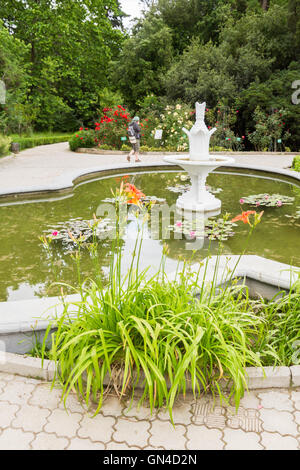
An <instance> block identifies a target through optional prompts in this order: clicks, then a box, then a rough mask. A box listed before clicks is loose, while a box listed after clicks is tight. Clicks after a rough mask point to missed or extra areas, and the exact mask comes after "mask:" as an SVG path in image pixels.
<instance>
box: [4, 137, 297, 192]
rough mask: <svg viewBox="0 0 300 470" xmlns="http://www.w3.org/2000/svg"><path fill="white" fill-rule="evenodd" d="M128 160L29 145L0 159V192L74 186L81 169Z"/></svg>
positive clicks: (253, 162)
mask: <svg viewBox="0 0 300 470" xmlns="http://www.w3.org/2000/svg"><path fill="white" fill-rule="evenodd" d="M163 158H164V156H163V155H161V154H157V155H142V156H141V159H142V164H145V165H151V164H163V163H164V161H163ZM234 159H235V161H236V163H237V164H241V165H249V166H251V167H253V166H257V167H266V168H270V167H272V168H274V169H278V170H280V169H284V168H289V167H290V166H291V164H292V161H293V156H292V155H259V154H256V155H243V154H240V155H234ZM142 164H134V163H131V164H128V163H127V161H126V156H125V155H92V154H88V153H86V154H78V153H75V152H71V151H70V150H69V146H68V143H66V142H63V143H59V144H53V145H43V146H39V147H35V148H32V149H27V150H24V151H23V152H21V153H20V154H18V155H17V156H9V157H5V158H2V159H0V195H3V194H11V193H17V192H31V191H39V190H40V191H42V190H44V191H45V190H55V189H59V188H68V187H72V182H73V180H74V179H76V178H77V177H78V176H79V175H81V174H82V173H85V174H86V173H89V172H95V171H101V170H105V169H112V168H119V167H120V166H123V167H124V168H127V167H128V166H129V167H131V168H135V167H139V166H141V165H142Z"/></svg>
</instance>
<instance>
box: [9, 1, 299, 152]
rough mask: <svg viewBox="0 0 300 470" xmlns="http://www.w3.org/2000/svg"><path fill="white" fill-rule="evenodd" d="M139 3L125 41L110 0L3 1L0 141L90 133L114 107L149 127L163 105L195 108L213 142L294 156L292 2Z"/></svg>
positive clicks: (295, 23) (295, 13)
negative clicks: (203, 105) (200, 104)
mask: <svg viewBox="0 0 300 470" xmlns="http://www.w3.org/2000/svg"><path fill="white" fill-rule="evenodd" d="M141 2H142V3H144V4H145V11H144V15H143V17H142V18H141V19H139V20H137V21H136V23H135V25H134V26H133V28H132V31H131V32H130V33H126V32H124V30H123V27H122V16H124V14H123V13H122V11H121V9H120V4H119V1H118V0H93V1H92V2H90V1H86V0H85V1H80V2H78V1H76V2H70V1H68V0H55V1H52V0H20V1H16V0H3V1H2V2H1V4H0V78H1V79H2V80H4V82H5V85H6V88H7V100H6V104H5V105H1V104H0V133H8V134H9V133H13V132H15V133H16V132H18V133H20V132H29V131H30V130H32V129H34V130H57V131H60V132H70V131H75V130H76V129H78V128H79V127H80V126H82V127H84V128H85V127H86V126H87V127H89V128H91V129H94V126H95V122H97V121H98V120H99V119H100V117H99V116H101V115H102V109H103V108H112V107H114V106H117V105H122V106H124V107H125V108H126V109H127V111H126V112H128V113H130V112H131V115H134V114H136V113H137V112H138V113H139V115H141V116H142V118H144V119H145V118H147V119H148V120H149V121H151V123H154V122H155V125H156V126H158V127H159V126H160V125H162V124H163V123H162V122H161V118H160V116H161V115H162V114H164V113H165V110H166V107H167V106H171V107H176V105H178V104H180V105H182V106H185V107H187V108H190V109H193V107H194V103H195V101H204V100H205V101H206V102H207V106H208V108H209V110H210V115H209V124H210V125H211V126H216V127H217V128H218V132H217V134H216V135H215V136H214V140H215V142H214V145H219V146H222V147H225V148H230V149H234V150H242V149H253V150H255V149H256V150H284V149H285V148H290V149H291V150H293V151H294V150H299V148H300V135H299V124H298V123H299V118H300V105H297V104H295V102H293V101H292V94H293V93H295V92H296V94H297V85H295V83H296V82H297V81H299V80H300V63H299V59H300V52H299V51H300V0H247V1H246V0H154V1H152V0H151V1H148V0H141ZM293 84H294V87H293ZM295 86H296V91H295ZM298 88H299V86H298ZM297 96H298V97H299V94H298V95H297ZM218 111H220V115H218ZM276 111H278V112H279V113H280V114H281V115H282V116H281V117H283V119H282V122H277V121H278V116H279V114H278V115H275V114H276ZM237 112H238V116H235V113H237ZM279 124H281V126H279ZM276 125H277V127H276ZM119 137H120V136H118V139H119ZM165 140H166V142H167V143H166V144H163V145H168V144H169V141H170V136H169V134H167V133H165ZM171 140H172V139H171ZM173 140H174V139H173ZM143 144H147V145H148V146H150V147H153V146H155V144H156V143H155V142H152V141H151V136H148V135H147V133H145V142H143ZM103 145H107V144H103ZM114 145H116V146H117V147H119V140H118V142H117V143H114ZM172 145H173V146H174V147H180V146H182V145H183V142H181V141H180V140H179V139H178V140H176V142H173V141H172Z"/></svg>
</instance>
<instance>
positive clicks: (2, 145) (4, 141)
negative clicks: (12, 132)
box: [0, 134, 11, 157]
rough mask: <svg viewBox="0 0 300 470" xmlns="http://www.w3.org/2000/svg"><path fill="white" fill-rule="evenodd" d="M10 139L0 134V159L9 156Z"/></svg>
mask: <svg viewBox="0 0 300 470" xmlns="http://www.w3.org/2000/svg"><path fill="white" fill-rule="evenodd" d="M10 144H11V138H10V137H7V136H5V135H1V134H0V157H3V156H5V155H8V154H9V149H10Z"/></svg>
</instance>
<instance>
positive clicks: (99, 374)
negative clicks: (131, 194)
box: [44, 235, 264, 416]
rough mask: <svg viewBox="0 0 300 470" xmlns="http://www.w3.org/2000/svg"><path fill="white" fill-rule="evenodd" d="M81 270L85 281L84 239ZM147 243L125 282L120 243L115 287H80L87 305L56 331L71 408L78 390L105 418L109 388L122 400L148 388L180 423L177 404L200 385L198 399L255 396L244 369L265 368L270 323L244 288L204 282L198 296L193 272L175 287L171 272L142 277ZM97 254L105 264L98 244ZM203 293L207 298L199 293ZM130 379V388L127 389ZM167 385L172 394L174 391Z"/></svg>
mask: <svg viewBox="0 0 300 470" xmlns="http://www.w3.org/2000/svg"><path fill="white" fill-rule="evenodd" d="M77 243H78V253H79V254H78V256H77V257H76V260H77V269H78V273H79V279H80V240H78V241H77ZM141 244H142V241H139V238H138V239H137V241H136V245H135V248H134V252H133V258H132V264H131V266H130V268H129V270H128V273H127V275H126V276H125V277H124V276H122V275H121V271H122V270H121V264H122V250H121V243H120V236H119V235H118V236H117V239H116V241H115V245H114V247H113V250H112V253H113V255H112V260H111V266H110V274H109V281H108V285H106V286H105V288H104V287H103V285H102V283H101V281H100V276H99V275H98V276H97V274H96V275H95V277H94V278H93V279H89V280H86V281H85V282H84V283H82V282H81V280H80V282H79V287H78V289H77V292H78V293H79V294H80V297H81V300H80V301H79V302H76V303H75V304H69V305H66V306H65V310H64V313H63V315H62V316H61V317H60V318H59V319H58V320H57V322H55V323H54V324H50V325H49V327H48V330H47V333H46V336H45V340H44V341H45V343H44V344H46V342H47V340H48V335H49V332H50V330H51V329H52V328H57V331H56V333H55V334H52V348H51V351H50V357H51V358H52V359H53V360H54V361H55V362H56V365H57V374H58V378H59V379H60V381H61V382H62V384H63V395H64V398H65V399H66V398H67V396H68V394H69V393H70V391H72V390H76V392H77V394H78V396H79V397H80V399H82V398H83V399H84V400H85V402H86V403H87V404H89V402H90V399H91V398H92V399H93V401H94V402H96V403H97V404H98V407H97V412H98V411H99V410H100V408H101V406H102V402H103V397H104V394H105V389H106V387H105V382H106V381H110V384H111V385H112V384H113V386H114V388H115V389H118V390H119V395H120V396H123V395H124V394H125V393H128V392H129V391H130V392H131V393H132V395H133V396H134V394H135V389H136V387H137V385H138V383H139V382H140V381H142V383H143V390H144V392H143V396H142V398H141V402H143V401H144V400H145V399H147V400H149V403H150V407H151V410H152V409H153V408H154V407H158V408H159V407H162V406H167V407H168V409H169V413H170V415H171V416H172V408H173V405H174V402H175V399H176V397H177V396H178V395H179V394H180V393H185V392H186V388H187V384H188V383H191V386H192V390H193V392H194V395H195V396H198V395H199V394H200V393H203V392H204V393H208V392H211V393H212V394H214V395H219V396H220V398H221V399H224V400H225V399H226V398H225V394H224V384H228V386H229V389H230V393H229V396H232V395H234V398H235V403H236V406H238V404H239V401H240V398H241V397H242V396H243V394H244V390H245V387H246V379H245V371H244V369H245V367H246V366H250V365H251V366H258V367H259V366H261V365H262V363H261V360H260V356H259V354H257V353H255V352H254V351H253V347H252V346H253V344H255V343H256V342H257V339H258V337H259V333H260V330H261V328H262V323H263V321H264V320H263V319H262V318H260V317H258V316H257V315H255V314H254V313H253V310H254V307H253V301H251V300H250V299H249V297H248V295H247V293H246V295H245V292H244V291H243V290H241V289H240V287H237V286H231V287H226V288H225V289H224V290H217V289H216V288H215V286H214V285H212V286H211V288H207V286H205V283H202V287H201V289H200V292H199V287H198V284H199V283H198V276H196V277H195V274H191V266H190V264H189V263H187V264H184V266H183V267H182V269H181V270H180V272H179V269H178V273H177V276H176V278H175V279H174V280H173V281H168V279H167V277H166V274H165V271H164V266H165V255H164V256H163V258H162V260H161V265H160V268H159V269H158V272H157V273H156V275H155V276H153V277H152V278H151V279H149V277H147V270H146V271H144V272H141V273H140V272H139V257H140V253H141ZM91 254H93V257H94V261H95V263H96V265H97V259H98V256H99V255H98V252H97V247H96V245H95V244H94V245H92V246H91ZM197 291H198V295H195V293H196V292H197ZM120 377H121V381H120ZM167 384H168V386H167Z"/></svg>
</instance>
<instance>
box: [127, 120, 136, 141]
mask: <svg viewBox="0 0 300 470" xmlns="http://www.w3.org/2000/svg"><path fill="white" fill-rule="evenodd" d="M128 137H129V142H130V143H131V144H136V137H135V132H134V128H133V125H132V124H131V125H130V126H129V127H128Z"/></svg>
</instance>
